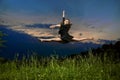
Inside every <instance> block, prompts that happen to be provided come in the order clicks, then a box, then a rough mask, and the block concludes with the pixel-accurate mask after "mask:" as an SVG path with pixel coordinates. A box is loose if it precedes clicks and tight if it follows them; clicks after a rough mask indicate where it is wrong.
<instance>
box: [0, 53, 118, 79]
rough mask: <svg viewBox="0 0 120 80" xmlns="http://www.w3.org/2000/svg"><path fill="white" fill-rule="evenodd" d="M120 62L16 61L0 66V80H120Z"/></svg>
mask: <svg viewBox="0 0 120 80" xmlns="http://www.w3.org/2000/svg"><path fill="white" fill-rule="evenodd" d="M119 72H120V62H119V63H114V62H112V61H109V60H107V58H106V57H104V60H101V59H100V57H95V56H93V55H92V54H91V53H90V54H89V57H86V58H85V57H84V58H83V57H79V58H77V59H76V58H74V59H72V58H67V59H64V60H59V59H58V58H57V57H51V58H42V59H38V58H37V57H36V56H32V57H31V58H30V59H29V60H27V59H25V58H23V60H22V61H19V60H14V61H9V62H6V63H2V64H0V80H119V79H120V74H119Z"/></svg>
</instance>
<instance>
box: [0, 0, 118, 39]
mask: <svg viewBox="0 0 120 80" xmlns="http://www.w3.org/2000/svg"><path fill="white" fill-rule="evenodd" d="M62 10H65V11H66V17H68V18H70V19H71V21H72V23H73V27H72V30H75V31H76V30H77V31H78V32H81V33H83V35H84V34H85V35H87V34H89V35H90V34H91V35H93V37H98V38H104V39H118V38H120V37H119V34H120V0H0V21H5V22H8V23H11V24H21V23H25V24H33V23H46V24H48V23H50V24H56V23H59V22H60V21H61V16H62ZM1 23H2V22H1ZM86 37H87V36H86Z"/></svg>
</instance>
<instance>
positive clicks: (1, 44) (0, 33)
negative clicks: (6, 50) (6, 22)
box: [0, 31, 5, 47]
mask: <svg viewBox="0 0 120 80" xmlns="http://www.w3.org/2000/svg"><path fill="white" fill-rule="evenodd" d="M3 36H5V34H3V32H1V31H0V47H3V46H4V45H3V43H4V42H5V41H4V40H3V39H2V38H3Z"/></svg>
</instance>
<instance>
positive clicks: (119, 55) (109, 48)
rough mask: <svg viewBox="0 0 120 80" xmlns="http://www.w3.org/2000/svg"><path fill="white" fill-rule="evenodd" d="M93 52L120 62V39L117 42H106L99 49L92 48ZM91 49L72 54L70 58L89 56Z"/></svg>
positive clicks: (98, 55) (95, 54)
mask: <svg viewBox="0 0 120 80" xmlns="http://www.w3.org/2000/svg"><path fill="white" fill-rule="evenodd" d="M90 51H91V52H92V54H93V55H94V56H96V57H101V59H102V60H103V58H104V57H106V58H108V59H109V60H111V61H114V62H120V41H117V42H116V43H115V44H112V43H111V44H104V45H102V47H99V48H97V49H91V50H90ZM88 55H89V51H86V52H81V53H80V54H73V55H70V56H69V57H70V58H79V56H83V57H84V56H85V57H89V56H88Z"/></svg>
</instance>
